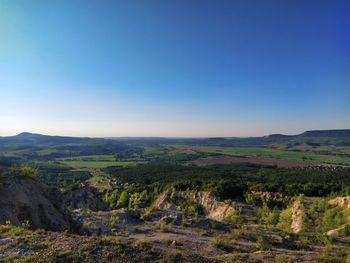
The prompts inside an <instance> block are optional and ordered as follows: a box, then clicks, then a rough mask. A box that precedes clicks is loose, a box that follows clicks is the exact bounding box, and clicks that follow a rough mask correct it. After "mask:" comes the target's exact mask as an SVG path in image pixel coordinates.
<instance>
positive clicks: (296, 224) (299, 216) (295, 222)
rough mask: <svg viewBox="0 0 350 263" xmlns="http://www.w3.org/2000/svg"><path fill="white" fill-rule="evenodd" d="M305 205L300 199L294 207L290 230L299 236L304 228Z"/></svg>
mask: <svg viewBox="0 0 350 263" xmlns="http://www.w3.org/2000/svg"><path fill="white" fill-rule="evenodd" d="M303 210H304V209H303V205H302V203H301V200H300V198H298V199H297V200H296V201H295V202H294V204H293V206H292V223H291V226H290V228H291V229H292V231H293V233H295V234H298V233H300V232H301V230H302V227H303V213H304V211H303Z"/></svg>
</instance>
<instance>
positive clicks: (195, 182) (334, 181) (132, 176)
mask: <svg viewBox="0 0 350 263" xmlns="http://www.w3.org/2000/svg"><path fill="white" fill-rule="evenodd" d="M105 172H107V173H108V174H110V175H112V176H114V177H115V178H117V180H118V181H119V182H122V183H128V184H135V185H137V186H141V187H142V186H148V187H150V186H151V185H153V184H156V185H157V187H161V188H165V187H167V186H174V187H175V188H176V189H177V190H211V191H215V192H217V193H218V194H219V195H220V196H221V197H222V198H232V197H234V196H237V195H242V194H243V193H244V192H246V191H250V190H254V191H272V192H283V193H285V194H288V195H298V194H304V195H306V196H327V195H329V194H331V193H340V194H349V195H350V169H349V168H333V167H317V168H315V167H314V168H304V169H290V168H289V169H286V168H277V167H262V166H258V165H253V164H229V165H212V166H205V167H202V166H186V165H179V164H170V163H162V162H152V163H149V164H144V165H138V166H135V167H128V168H121V167H109V168H106V169H105Z"/></svg>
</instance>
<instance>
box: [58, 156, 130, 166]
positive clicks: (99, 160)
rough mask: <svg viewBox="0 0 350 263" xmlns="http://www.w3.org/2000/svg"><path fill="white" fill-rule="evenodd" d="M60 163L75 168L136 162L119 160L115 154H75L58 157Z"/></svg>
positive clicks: (123, 164) (127, 164) (125, 164)
mask: <svg viewBox="0 0 350 263" xmlns="http://www.w3.org/2000/svg"><path fill="white" fill-rule="evenodd" d="M57 161H59V162H60V163H62V164H64V165H67V166H69V167H72V168H74V169H82V168H96V169H101V168H106V167H109V166H123V167H125V166H132V165H135V164H136V162H132V161H118V160H117V159H116V157H115V156H114V155H88V156H75V157H68V158H57Z"/></svg>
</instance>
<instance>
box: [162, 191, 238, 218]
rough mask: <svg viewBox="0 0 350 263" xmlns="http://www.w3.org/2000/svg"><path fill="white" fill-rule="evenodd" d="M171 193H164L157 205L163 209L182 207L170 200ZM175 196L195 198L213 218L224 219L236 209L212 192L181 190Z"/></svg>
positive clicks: (209, 216) (178, 208)
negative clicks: (221, 200)
mask: <svg viewBox="0 0 350 263" xmlns="http://www.w3.org/2000/svg"><path fill="white" fill-rule="evenodd" d="M169 195H170V194H169V193H168V192H166V193H164V194H163V195H162V196H161V197H160V198H159V199H158V200H157V202H156V207H157V208H158V209H161V210H178V211H180V210H181V209H180V207H178V206H176V205H175V204H174V203H172V202H171V200H170V196H169ZM174 195H175V197H180V198H184V199H188V200H193V201H195V202H196V203H198V204H199V205H201V207H202V208H203V211H204V213H205V215H206V216H207V217H208V218H209V219H212V220H216V221H223V220H224V219H225V218H227V217H229V216H230V215H232V214H233V213H234V212H235V209H234V208H233V207H232V206H230V205H229V204H226V203H224V202H220V201H217V199H216V197H215V196H214V194H213V193H211V192H192V191H179V192H175V194H174Z"/></svg>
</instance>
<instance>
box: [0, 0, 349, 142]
mask: <svg viewBox="0 0 350 263" xmlns="http://www.w3.org/2000/svg"><path fill="white" fill-rule="evenodd" d="M349 14H350V1H347V0H344V1H341V0H328V1H324V0H308V1H304V0H284V1H281V0H266V1H261V0H241V1H238V0H229V1H224V0H220V1H203V0H198V1H187V0H183V1H160V0H159V1H152V0H151V1H144V0H139V1H114V0H113V1H112V0H110V1H107V0H103V1H98V0H94V1H92V0H81V1H78V0H76V1H71V0H67V1H65V0H56V1H50V0H35V1H28V0H1V1H0V89H1V96H0V98H1V100H0V136H1V135H12V134H16V133H18V132H22V131H30V132H40V133H46V134H64V135H75V136H79V135H85V136H251V135H265V134H269V133H288V134H294V133H298V132H302V131H304V130H309V129H334V128H350V74H349V72H350V71H349V69H350V18H349Z"/></svg>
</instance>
